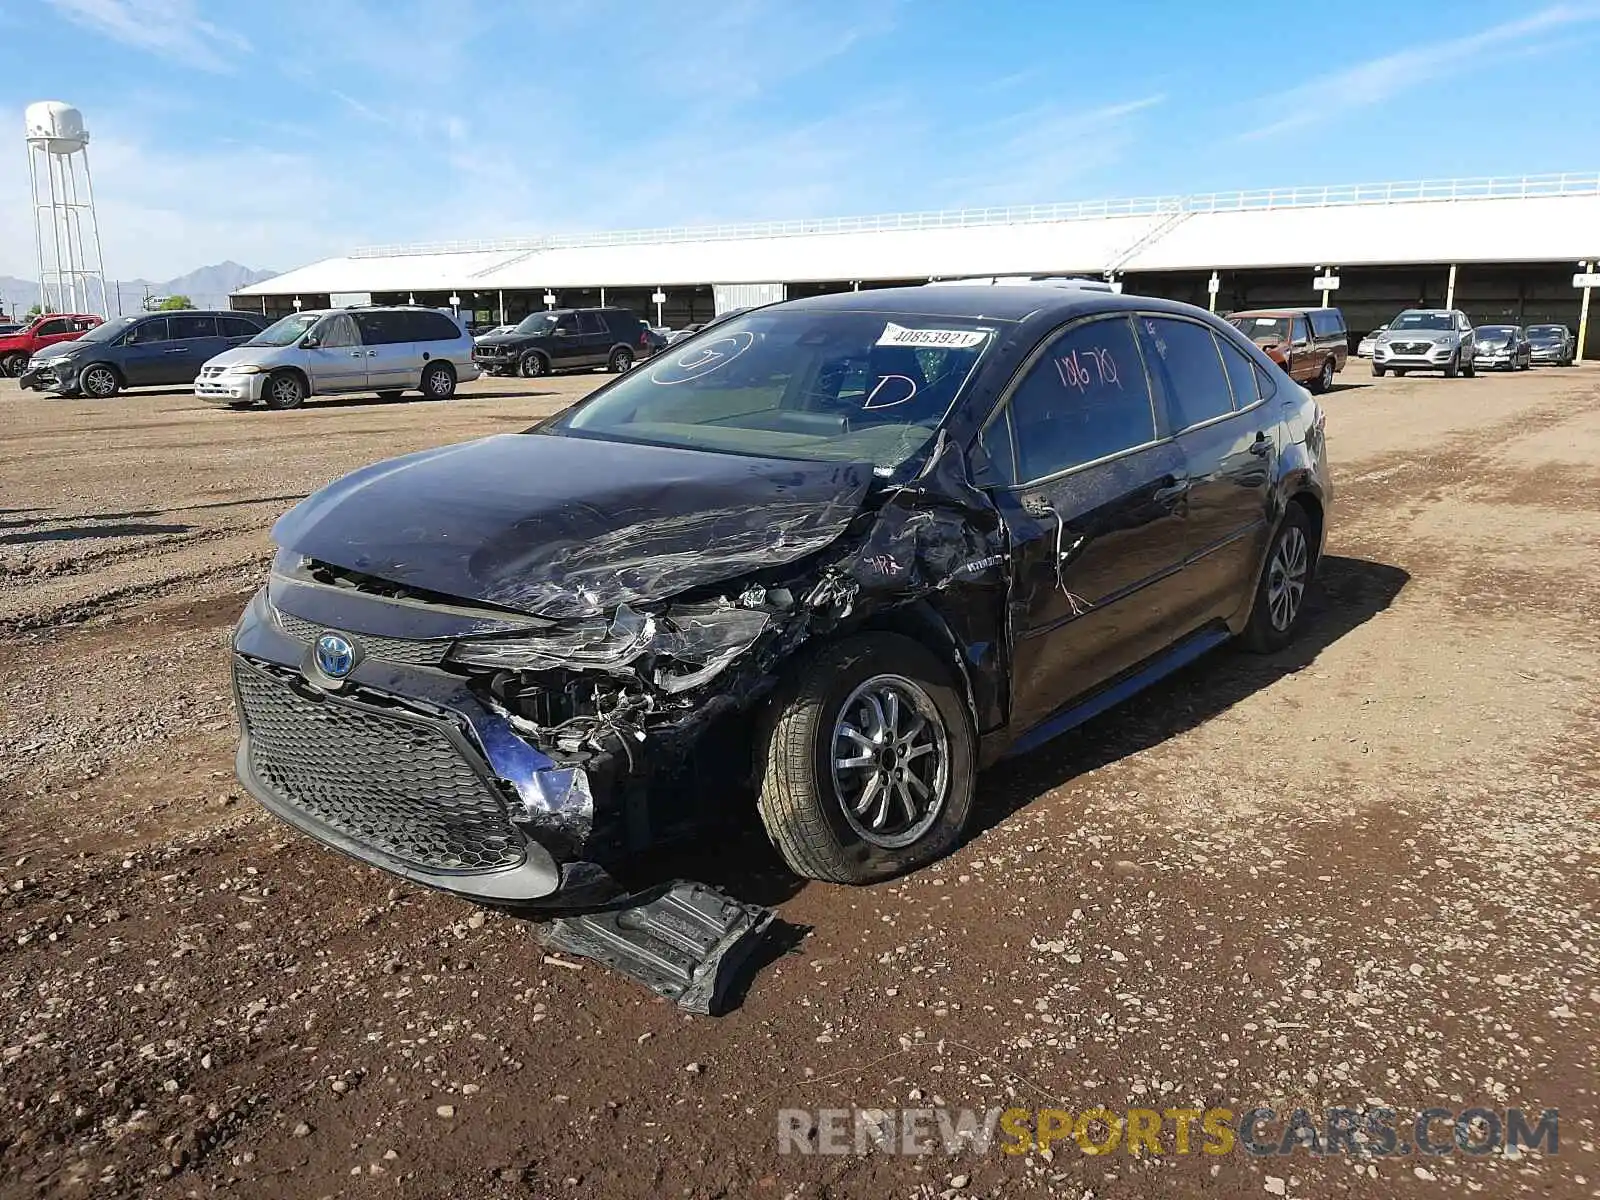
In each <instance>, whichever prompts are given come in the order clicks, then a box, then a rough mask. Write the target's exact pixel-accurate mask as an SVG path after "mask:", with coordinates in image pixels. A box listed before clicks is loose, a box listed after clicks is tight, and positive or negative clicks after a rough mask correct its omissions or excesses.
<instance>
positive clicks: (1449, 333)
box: [1378, 329, 1461, 342]
mask: <svg viewBox="0 0 1600 1200" xmlns="http://www.w3.org/2000/svg"><path fill="white" fill-rule="evenodd" d="M1378 336H1379V337H1385V338H1388V339H1389V340H1390V341H1391V342H1452V341H1454V340H1455V339H1456V338H1458V337H1460V336H1461V335H1460V334H1459V333H1457V332H1456V331H1455V330H1453V329H1385V330H1384V331H1383V332H1382V333H1381V334H1379V335H1378Z"/></svg>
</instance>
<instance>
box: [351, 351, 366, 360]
mask: <svg viewBox="0 0 1600 1200" xmlns="http://www.w3.org/2000/svg"><path fill="white" fill-rule="evenodd" d="M350 357H351V358H365V357H366V355H365V354H364V353H363V352H362V351H360V350H352V351H350Z"/></svg>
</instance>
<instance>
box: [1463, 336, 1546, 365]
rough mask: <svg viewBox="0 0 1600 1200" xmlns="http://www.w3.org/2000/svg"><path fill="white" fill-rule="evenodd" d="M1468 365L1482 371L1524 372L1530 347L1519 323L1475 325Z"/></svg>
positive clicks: (1528, 361)
mask: <svg viewBox="0 0 1600 1200" xmlns="http://www.w3.org/2000/svg"><path fill="white" fill-rule="evenodd" d="M1472 345H1473V350H1472V365H1473V366H1474V367H1476V368H1478V369H1480V370H1484V371H1526V370H1527V369H1528V368H1529V367H1531V366H1533V347H1532V346H1531V345H1530V344H1529V342H1528V337H1527V335H1526V334H1525V333H1523V332H1522V326H1520V325H1479V326H1477V327H1476V328H1475V329H1473V331H1472Z"/></svg>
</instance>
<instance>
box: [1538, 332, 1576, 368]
mask: <svg viewBox="0 0 1600 1200" xmlns="http://www.w3.org/2000/svg"><path fill="white" fill-rule="evenodd" d="M1528 344H1529V346H1530V347H1531V349H1532V353H1533V361H1534V362H1536V363H1553V364H1554V365H1555V366H1558V367H1570V366H1571V365H1572V363H1573V360H1574V359H1575V358H1577V356H1578V339H1577V338H1576V337H1575V336H1574V335H1573V333H1572V330H1570V329H1568V328H1567V327H1566V326H1565V325H1529V326H1528Z"/></svg>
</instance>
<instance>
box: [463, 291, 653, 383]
mask: <svg viewBox="0 0 1600 1200" xmlns="http://www.w3.org/2000/svg"><path fill="white" fill-rule="evenodd" d="M652 353H654V349H653V343H652V340H651V337H650V332H649V327H648V326H647V325H646V324H645V323H644V322H643V321H641V320H640V319H639V318H638V317H636V316H634V315H633V314H632V313H631V312H629V311H628V310H627V309H625V308H556V309H551V310H549V311H547V312H539V313H533V314H531V315H530V316H528V317H525V318H524V319H523V320H522V321H520V322H518V324H517V327H516V328H515V329H513V330H512V331H511V332H510V333H501V334H496V335H494V336H492V337H485V338H480V339H479V340H478V344H477V346H476V348H475V349H474V350H473V355H474V357H475V358H476V359H477V362H478V365H479V366H480V367H482V368H483V369H484V370H485V371H487V372H488V373H489V374H491V375H522V376H525V377H529V378H532V377H533V376H537V375H548V374H550V373H551V372H552V371H570V370H572V369H573V368H576V367H588V368H594V367H605V368H606V369H607V370H608V371H617V372H623V371H628V370H631V369H632V368H633V364H634V363H635V362H637V361H639V360H640V359H644V358H649V357H650V355H651V354H652Z"/></svg>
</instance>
